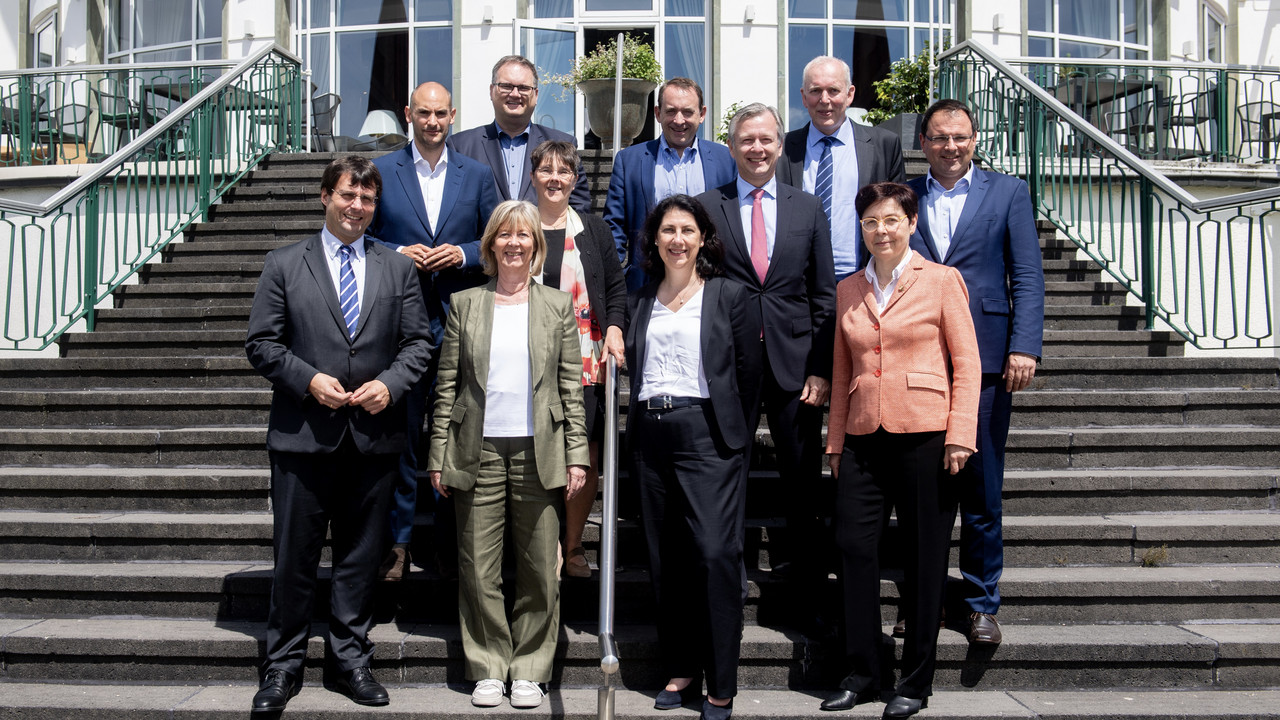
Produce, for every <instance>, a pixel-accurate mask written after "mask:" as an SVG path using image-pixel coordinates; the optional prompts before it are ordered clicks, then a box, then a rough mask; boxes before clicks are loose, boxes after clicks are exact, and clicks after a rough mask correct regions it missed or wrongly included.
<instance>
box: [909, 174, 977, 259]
mask: <svg viewBox="0 0 1280 720" xmlns="http://www.w3.org/2000/svg"><path fill="white" fill-rule="evenodd" d="M972 183H973V163H969V171H968V172H966V173H965V174H964V177H962V178H960V179H959V180H957V181H956V184H955V186H954V187H952V188H951V189H950V190H948V189H946V188H944V187H942V184H941V183H939V182H938V181H937V180H934V179H933V171H932V170H930V171H929V174H928V175H926V176H925V181H924V186H925V194H924V198H922V199H923V200H924V212H925V217H927V218H929V235H930V236H932V237H933V246H934V248H936V249H937V251H938V260H939V261H943V260H946V259H947V250H949V249H950V248H951V238H952V237H954V236H955V234H956V223H958V222H960V215H961V213H963V212H964V203H965V200H967V199H968V198H969V186H970V185H971V184H972Z"/></svg>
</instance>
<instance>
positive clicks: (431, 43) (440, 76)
mask: <svg viewBox="0 0 1280 720" xmlns="http://www.w3.org/2000/svg"><path fill="white" fill-rule="evenodd" d="M414 50H415V51H416V52H417V53H418V63H417V64H418V67H417V74H416V75H415V76H414V78H413V86H414V87H417V86H419V85H421V84H422V83H424V82H438V83H440V84H441V85H443V86H445V88H447V89H448V90H449V92H453V28H447V27H434V28H418V29H417V30H415V31H414Z"/></svg>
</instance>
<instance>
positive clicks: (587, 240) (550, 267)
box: [542, 212, 627, 331]
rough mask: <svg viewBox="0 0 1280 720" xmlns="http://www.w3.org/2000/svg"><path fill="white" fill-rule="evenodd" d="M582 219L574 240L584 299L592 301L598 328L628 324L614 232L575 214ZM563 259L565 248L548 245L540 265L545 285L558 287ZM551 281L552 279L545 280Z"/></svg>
mask: <svg viewBox="0 0 1280 720" xmlns="http://www.w3.org/2000/svg"><path fill="white" fill-rule="evenodd" d="M578 217H580V218H582V233H581V234H579V235H578V236H577V237H576V238H574V239H573V242H574V246H575V247H577V248H578V257H579V258H581V259H582V270H583V272H585V273H586V277H584V278H583V279H582V280H583V283H584V284H585V285H586V286H587V301H588V302H589V303H590V304H591V312H592V313H593V314H594V315H595V316H596V322H598V323H600V330H601V331H605V330H608V329H609V326H610V325H617V326H618V328H619V329H622V328H625V327H626V326H627V324H626V323H627V284H626V280H625V279H624V278H623V276H622V264H621V263H619V262H618V254H617V253H616V252H614V246H613V235H612V234H611V233H610V232H609V226H608V225H606V224H605V222H604V220H602V219H600V217H599V216H597V215H592V214H591V213H584V212H580V213H578ZM563 259H564V248H563V247H558V248H553V247H550V246H548V247H547V262H546V264H544V265H543V268H542V277H543V281H544V284H546V285H550V286H551V287H557V288H558V287H560V263H561V261H562V260H563ZM548 280H554V282H547V281H548Z"/></svg>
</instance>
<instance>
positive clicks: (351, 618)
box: [263, 437, 400, 677]
mask: <svg viewBox="0 0 1280 720" xmlns="http://www.w3.org/2000/svg"><path fill="white" fill-rule="evenodd" d="M270 455H271V504H272V512H273V514H274V516H275V536H274V541H273V542H274V552H275V574H274V576H273V578H272V582H271V609H270V612H269V615H268V617H267V657H266V661H265V662H264V663H263V669H264V670H266V669H271V668H278V669H281V670H284V671H286V672H288V673H290V674H292V675H294V676H295V677H301V674H302V668H303V662H304V661H305V660H306V656H307V637H308V636H309V635H310V630H311V615H312V608H313V604H314V603H313V601H314V598H315V590H316V570H317V568H318V567H319V565H320V552H321V550H322V549H323V547H324V539H325V532H326V531H331V533H332V536H333V537H332V548H331V550H332V555H333V580H332V583H331V587H330V591H329V634H328V636H327V637H326V638H325V660H326V666H327V667H331V668H333V669H335V670H338V671H339V672H347V671H350V670H354V669H355V668H358V667H361V666H365V665H368V664H369V660H370V658H372V657H373V643H371V642H369V630H370V628H372V627H373V585H374V583H375V582H376V580H377V576H378V565H379V564H380V563H381V561H382V554H383V553H384V552H386V541H387V533H388V532H389V530H388V520H389V516H390V512H391V502H392V498H391V495H392V491H393V489H394V487H395V482H396V478H397V477H399V459H400V458H399V455H398V454H378V455H365V454H362V453H361V452H360V451H359V450H357V449H356V446H355V444H354V443H353V442H352V441H351V439H350V438H349V437H348V438H347V439H345V440H343V441H342V444H341V445H339V446H338V449H337V450H335V451H334V452H332V453H328V454H324V453H314V454H313V453H287V452H275V451H273V452H271V453H270Z"/></svg>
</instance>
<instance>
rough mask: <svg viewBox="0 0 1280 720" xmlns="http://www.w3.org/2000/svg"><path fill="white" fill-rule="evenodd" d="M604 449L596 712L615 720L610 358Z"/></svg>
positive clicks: (613, 382)
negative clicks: (600, 677)
mask: <svg viewBox="0 0 1280 720" xmlns="http://www.w3.org/2000/svg"><path fill="white" fill-rule="evenodd" d="M604 394H605V406H604V408H605V411H604V447H603V448H601V453H602V455H603V457H602V458H601V460H600V466H601V467H600V470H601V477H600V480H601V483H602V484H603V486H604V498H603V501H602V502H601V509H600V516H601V517H600V558H599V565H600V621H599V637H600V669H601V670H602V671H603V672H604V684H603V685H601V686H600V690H599V697H598V701H597V703H596V709H597V712H598V715H599V720H612V718H613V713H614V688H613V679H614V677H615V676H616V675H617V674H618V665H619V662H618V645H617V641H616V640H615V639H614V636H613V609H614V575H615V573H616V572H617V564H616V563H617V556H618V547H617V544H618V361H617V359H616V358H614V357H613V355H609V358H608V361H607V366H606V370H605V380H604Z"/></svg>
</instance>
